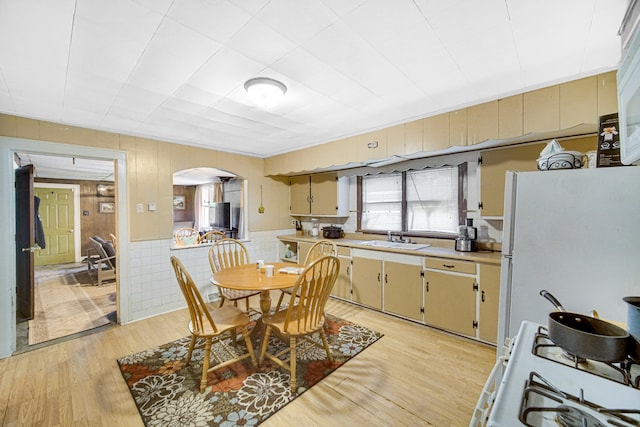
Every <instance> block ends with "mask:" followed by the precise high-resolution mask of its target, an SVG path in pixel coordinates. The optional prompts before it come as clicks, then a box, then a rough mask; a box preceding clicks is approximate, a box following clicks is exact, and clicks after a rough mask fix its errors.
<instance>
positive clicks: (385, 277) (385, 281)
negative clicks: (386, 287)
mask: <svg viewBox="0 0 640 427" xmlns="http://www.w3.org/2000/svg"><path fill="white" fill-rule="evenodd" d="M384 283H389V280H387V273H384Z"/></svg>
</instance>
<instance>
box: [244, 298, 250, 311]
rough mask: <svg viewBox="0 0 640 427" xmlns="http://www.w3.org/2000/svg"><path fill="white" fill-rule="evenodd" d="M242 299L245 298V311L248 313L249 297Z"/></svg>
mask: <svg viewBox="0 0 640 427" xmlns="http://www.w3.org/2000/svg"><path fill="white" fill-rule="evenodd" d="M244 300H245V301H246V303H247V310H246V311H247V313H248V312H249V298H245V299H244Z"/></svg>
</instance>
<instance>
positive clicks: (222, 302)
mask: <svg viewBox="0 0 640 427" xmlns="http://www.w3.org/2000/svg"><path fill="white" fill-rule="evenodd" d="M225 300H226V298H225V297H224V296H223V295H222V294H221V295H220V307H222V306H223V305H224V301H225Z"/></svg>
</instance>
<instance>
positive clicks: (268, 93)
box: [244, 77, 287, 108]
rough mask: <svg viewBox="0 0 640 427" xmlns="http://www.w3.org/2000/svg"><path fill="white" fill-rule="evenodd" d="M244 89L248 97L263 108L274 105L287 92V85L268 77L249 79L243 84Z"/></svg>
mask: <svg viewBox="0 0 640 427" xmlns="http://www.w3.org/2000/svg"><path fill="white" fill-rule="evenodd" d="M244 89H245V90H246V91H247V93H248V94H249V98H251V100H252V101H253V102H255V103H256V104H258V105H259V106H261V107H263V108H271V107H275V106H276V105H278V104H279V103H280V101H281V100H282V98H283V97H284V94H285V93H287V87H286V86H285V85H284V84H283V83H280V82H279V81H277V80H274V79H270V78H269V77H256V78H253V79H249V80H247V81H246V83H245V84H244Z"/></svg>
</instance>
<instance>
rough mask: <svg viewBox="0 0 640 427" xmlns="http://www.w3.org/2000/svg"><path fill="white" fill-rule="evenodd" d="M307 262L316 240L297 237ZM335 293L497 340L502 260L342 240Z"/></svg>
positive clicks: (395, 312) (472, 334)
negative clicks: (375, 247)
mask: <svg viewBox="0 0 640 427" xmlns="http://www.w3.org/2000/svg"><path fill="white" fill-rule="evenodd" d="M297 243H298V244H297V248H296V249H297V255H298V260H299V262H300V263H302V262H304V259H305V257H306V254H307V252H308V251H309V248H310V247H311V243H309V242H303V241H298V242H297ZM338 259H339V260H340V273H339V275H338V279H337V281H336V283H335V285H334V287H333V290H332V292H331V295H332V296H334V297H337V298H340V299H343V300H345V301H351V302H354V303H357V304H361V305H364V306H367V307H370V308H373V309H375V310H380V311H383V312H385V313H389V314H393V315H396V316H400V317H404V318H406V319H409V320H413V321H416V322H419V323H423V324H426V325H429V326H433V327H437V328H440V329H444V330H447V331H451V332H454V333H457V334H460V335H464V336H467V337H470V338H474V339H477V340H481V341H484V342H488V343H493V344H496V342H497V335H498V303H499V297H500V265H498V264H483V263H478V262H473V261H467V260H459V259H451V258H438V257H434V256H424V255H408V254H399V253H395V252H385V251H376V250H368V249H361V248H352V247H348V246H338Z"/></svg>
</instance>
